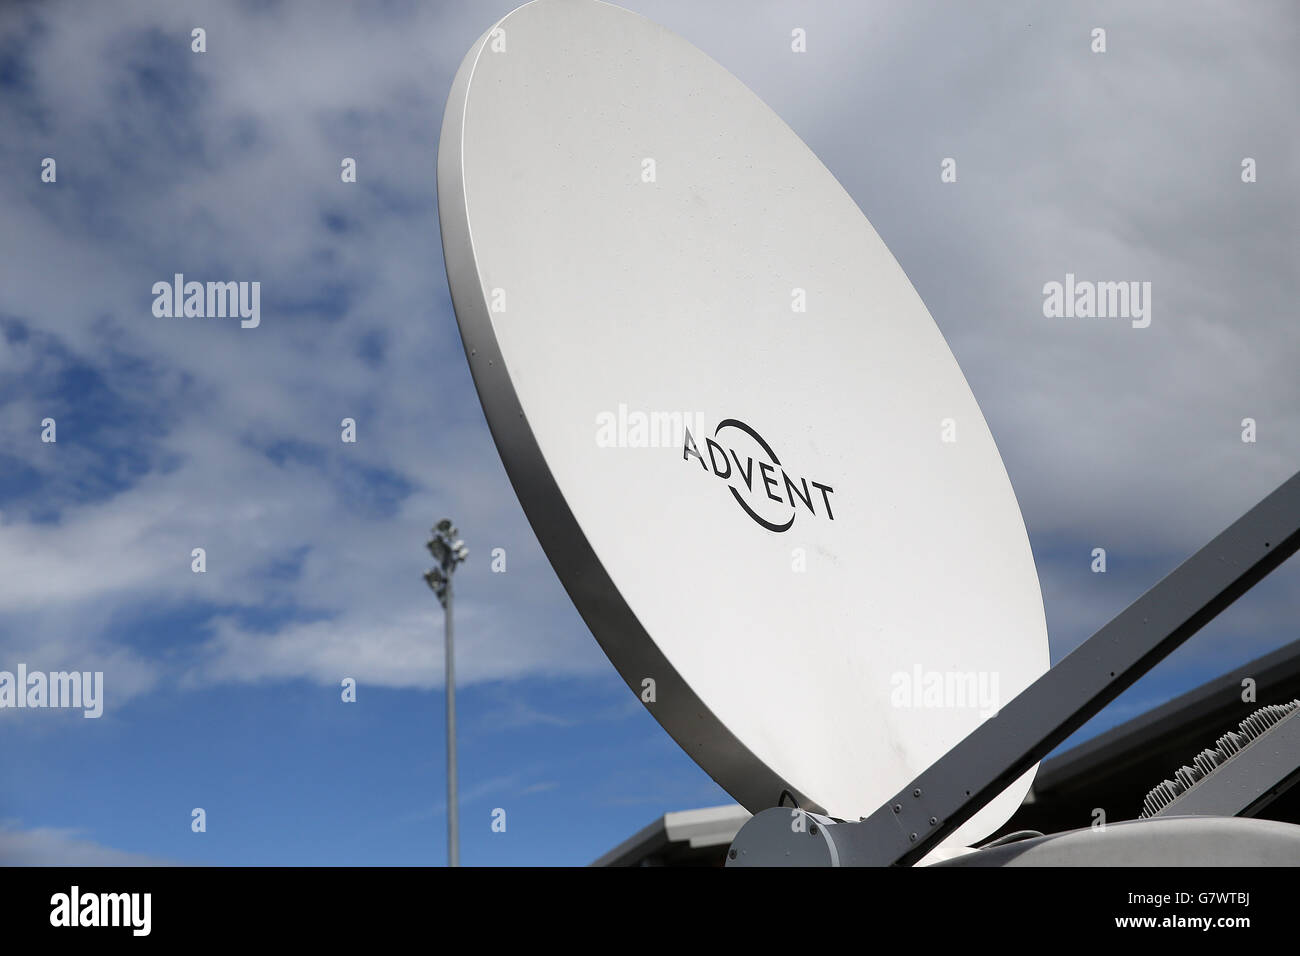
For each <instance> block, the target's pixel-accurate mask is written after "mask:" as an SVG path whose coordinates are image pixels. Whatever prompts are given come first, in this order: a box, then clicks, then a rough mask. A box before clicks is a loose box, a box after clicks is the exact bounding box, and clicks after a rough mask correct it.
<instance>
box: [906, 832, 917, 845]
mask: <svg viewBox="0 0 1300 956" xmlns="http://www.w3.org/2000/svg"><path fill="white" fill-rule="evenodd" d="M907 838H908V839H909V840H911V841H912V842H913V843H915V842H916V834H915V833H909V834H908V835H907Z"/></svg>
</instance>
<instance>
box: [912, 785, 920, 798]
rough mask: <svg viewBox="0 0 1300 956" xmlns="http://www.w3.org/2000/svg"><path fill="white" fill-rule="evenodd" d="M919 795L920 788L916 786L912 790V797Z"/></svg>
mask: <svg viewBox="0 0 1300 956" xmlns="http://www.w3.org/2000/svg"><path fill="white" fill-rule="evenodd" d="M920 795H921V788H920V787H917V788H916V789H915V790H913V791H912V796H914V797H919V796H920Z"/></svg>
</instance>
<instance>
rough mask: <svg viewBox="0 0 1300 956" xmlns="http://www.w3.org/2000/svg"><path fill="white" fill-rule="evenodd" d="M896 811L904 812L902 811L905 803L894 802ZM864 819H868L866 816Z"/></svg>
mask: <svg viewBox="0 0 1300 956" xmlns="http://www.w3.org/2000/svg"><path fill="white" fill-rule="evenodd" d="M894 812H895V813H902V812H903V805H902V804H901V803H896V804H894ZM863 819H866V818H865V817H864V818H863Z"/></svg>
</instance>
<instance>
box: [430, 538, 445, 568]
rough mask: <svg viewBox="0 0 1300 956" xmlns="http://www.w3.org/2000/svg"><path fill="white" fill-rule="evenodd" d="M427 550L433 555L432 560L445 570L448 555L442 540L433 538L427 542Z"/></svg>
mask: <svg viewBox="0 0 1300 956" xmlns="http://www.w3.org/2000/svg"><path fill="white" fill-rule="evenodd" d="M428 548H429V553H430V554H432V555H433V559H434V560H435V561H437V562H438V563H439V564H440V565H442V566H443V567H444V568H445V567H446V566H447V557H448V553H449V552H448V548H447V542H446V541H444V540H443V539H442V538H433V539H431V540H430V541H429V544H428Z"/></svg>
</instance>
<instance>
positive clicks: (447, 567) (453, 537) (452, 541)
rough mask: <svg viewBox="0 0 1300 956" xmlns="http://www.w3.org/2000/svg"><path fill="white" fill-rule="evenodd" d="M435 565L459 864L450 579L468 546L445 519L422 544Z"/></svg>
mask: <svg viewBox="0 0 1300 956" xmlns="http://www.w3.org/2000/svg"><path fill="white" fill-rule="evenodd" d="M425 547H427V548H428V549H429V553H430V554H432V555H433V559H434V560H435V561H437V562H438V566H437V567H435V568H432V569H430V570H428V571H426V572H425V573H424V580H425V583H426V584H428V585H429V587H430V589H431V590H432V591H433V593H434V594H436V595H437V596H438V603H440V604H441V605H442V609H443V612H444V613H443V622H444V624H445V626H446V641H445V644H446V648H447V661H446V666H445V668H444V672H443V673H444V676H445V683H446V688H447V865H448V866H460V828H459V826H458V820H459V816H460V812H459V806H458V803H457V799H456V651H455V643H454V640H453V630H452V615H451V597H452V594H451V592H452V588H451V578H452V575H453V574H454V573H455V571H456V568H457V567H458V566H459V565H460V564H461V562H462V561H464V560H465V559H466V558H467V557H469V549H468V548H467V547H465V542H464V541H462V540H460V532H458V531H457V530H456V526H455V525H454V524H452V523H451V521H450V520H449V519H447V518H443V519H442V520H441V521H439V522H438V523H437V524H436V525H434V528H433V531H432V533H431V537H430V538H429V540H428V542H427V543H426V544H425Z"/></svg>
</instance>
